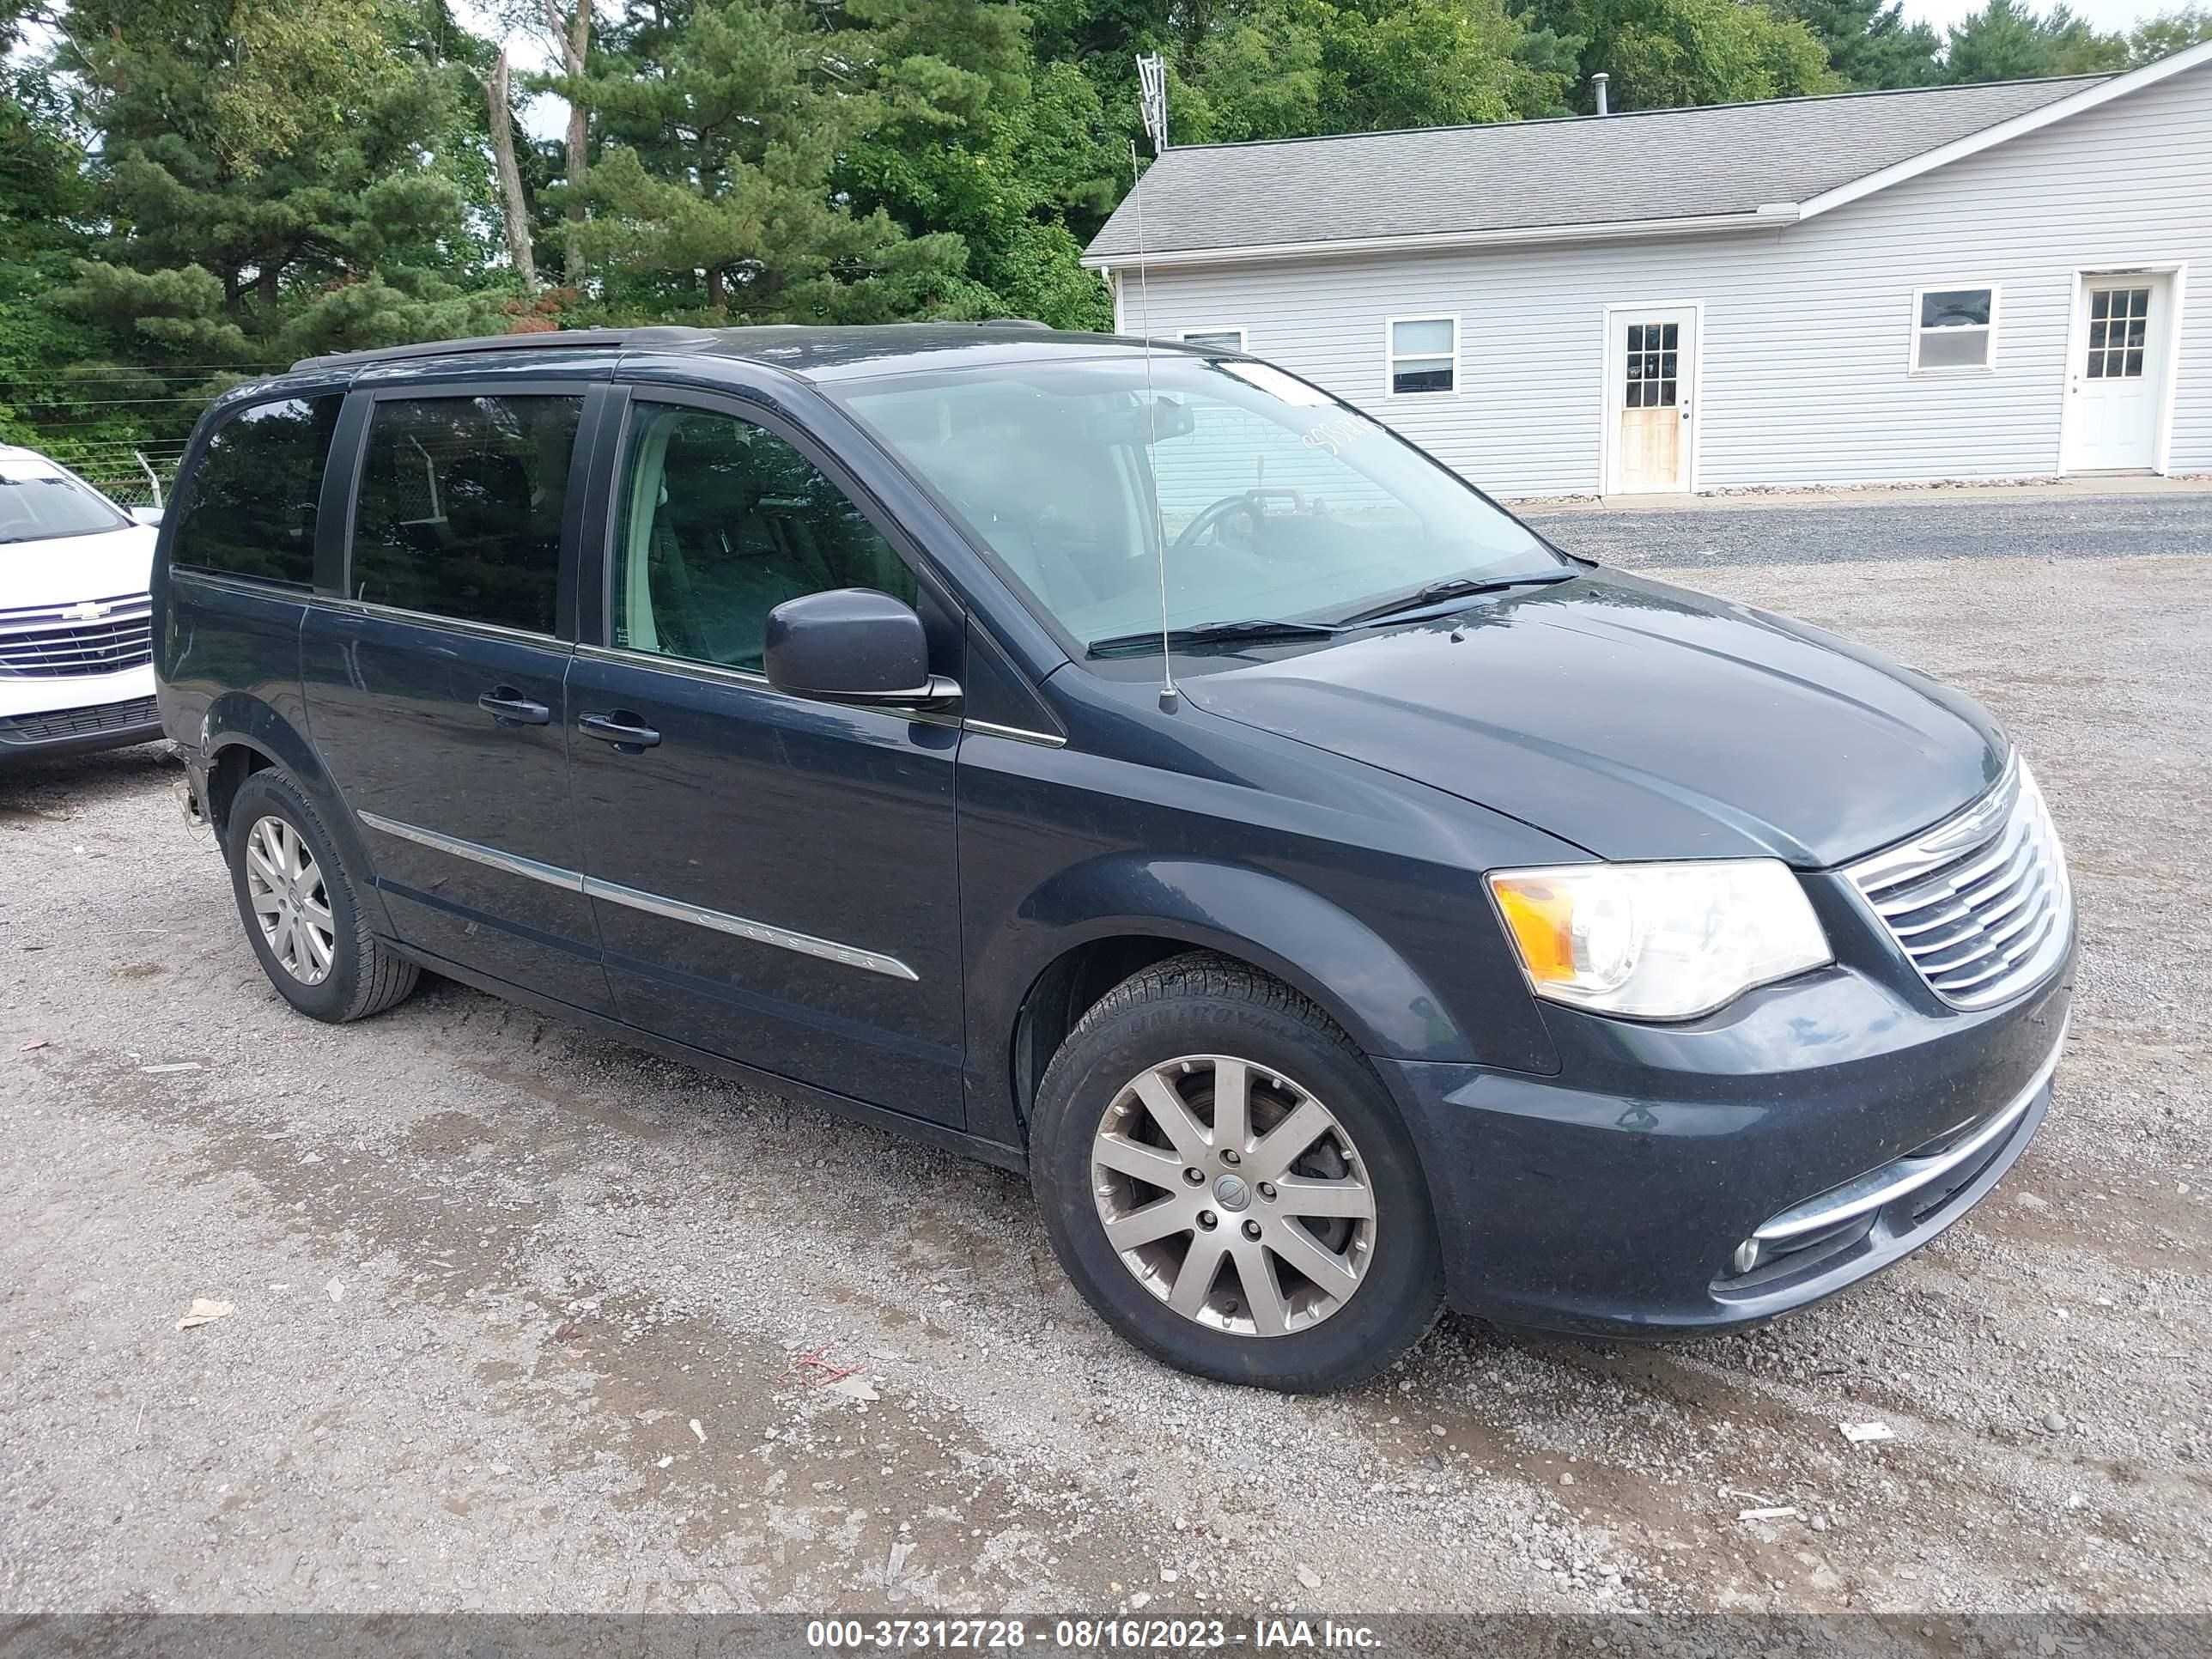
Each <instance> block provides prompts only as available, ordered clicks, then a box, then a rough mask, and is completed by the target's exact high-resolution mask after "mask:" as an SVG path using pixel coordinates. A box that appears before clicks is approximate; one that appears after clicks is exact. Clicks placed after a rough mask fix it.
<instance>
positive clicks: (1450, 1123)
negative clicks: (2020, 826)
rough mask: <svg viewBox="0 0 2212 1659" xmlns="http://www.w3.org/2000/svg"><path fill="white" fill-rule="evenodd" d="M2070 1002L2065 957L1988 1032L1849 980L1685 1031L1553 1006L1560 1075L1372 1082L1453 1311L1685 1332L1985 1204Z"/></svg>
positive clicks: (1996, 1016)
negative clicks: (1403, 1156) (1389, 1094)
mask: <svg viewBox="0 0 2212 1659" xmlns="http://www.w3.org/2000/svg"><path fill="white" fill-rule="evenodd" d="M2072 994H2073V951H2072V947H2071V945H2069V949H2068V952H2067V955H2066V957H2065V959H2064V961H2063V963H2061V965H2060V967H2059V969H2057V972H2056V973H2055V974H2054V975H2052V976H2051V978H2050V979H2048V980H2046V981H2045V982H2044V983H2043V985H2042V986H2040V987H2039V988H2037V989H2035V990H2033V991H2032V992H2030V993H2028V994H2026V995H2025V996H2023V997H2021V998H2020V999H2019V1000H2016V1001H2015V1002H2013V1003H2011V1004H2009V1005H2007V1006H2002V1007H1999V1008H1996V1009H1991V1010H1989V1011H1987V1012H1984V1013H1981V1014H1961V1013H1959V1012H1955V1011H1951V1010H1946V1009H1942V1008H1940V1007H1939V1006H1937V1005H1936V1004H1935V1003H1934V1001H1933V1000H1932V999H1931V998H1929V997H1927V996H1925V995H1924V994H1916V993H1915V990H1914V988H1913V987H1910V986H1908V985H1905V984H1904V983H1902V982H1900V983H1896V984H1891V983H1887V982H1885V981H1883V980H1882V979H1881V978H1879V977H1876V976H1869V975H1865V974H1862V973H1860V972H1857V971H1854V970H1853V969H1848V968H1841V967H1838V968H1831V969H1823V970H1821V971H1820V972H1819V973H1816V974H1811V975H1804V976H1802V977H1801V978H1799V979H1796V980H1794V981H1789V982H1787V983H1785V984H1782V985H1776V986H1770V987H1766V988H1765V990H1763V991H1759V992H1754V993H1753V994H1750V995H1749V996H1747V997H1745V998H1743V999H1742V1000H1740V1001H1739V1002H1738V1003H1736V1004H1735V1005H1734V1006H1732V1007H1730V1008H1729V1009H1727V1010H1725V1011H1723V1012H1722V1013H1721V1014H1719V1015H1717V1016H1715V1017H1713V1018H1711V1019H1707V1020H1703V1021H1699V1022H1694V1023H1692V1024H1686V1025H1677V1026H1658V1025H1636V1024H1629V1023H1627V1022H1624V1021H1619V1020H1607V1019H1602V1018H1595V1017H1593V1016H1589V1015H1585V1014H1580V1013H1575V1012H1568V1011H1565V1010H1560V1009H1554V1008H1549V1007H1547V1009H1546V1010H1545V1015H1546V1019H1547V1024H1550V1025H1551V1027H1552V1029H1553V1036H1554V1037H1555V1039H1557V1041H1558V1042H1559V1048H1560V1051H1561V1054H1562V1057H1563V1060H1564V1061H1565V1064H1564V1065H1563V1066H1562V1069H1561V1072H1560V1074H1559V1076H1557V1077H1553V1078H1538V1077H1529V1076H1522V1075H1516V1074H1513V1073H1499V1072H1492V1071H1484V1070H1481V1069H1480V1068H1478V1067H1474V1066H1452V1065H1436V1064H1424V1063H1415V1062H1403V1061H1400V1062H1392V1061H1383V1062H1381V1064H1382V1065H1383V1069H1384V1070H1385V1072H1386V1073H1387V1074H1388V1076H1389V1080H1390V1082H1391V1083H1392V1085H1393V1086H1394V1088H1395V1091H1396V1092H1397V1093H1398V1095H1399V1097H1400V1099H1401V1103H1402V1104H1404V1105H1405V1107H1406V1109H1407V1116H1408V1118H1409V1120H1410V1121H1412V1124H1413V1130H1414V1134H1415V1138H1416V1139H1417V1141H1418V1142H1419V1148H1420V1152H1421V1154H1422V1157H1423V1160H1424V1163H1425V1166H1426V1170H1427V1174H1428V1176H1429V1182H1430V1190H1431V1196H1432V1198H1433V1199H1434V1201H1435V1204H1436V1207H1437V1223H1438V1228H1439V1231H1440V1233H1441V1236H1442V1238H1443V1244H1444V1249H1445V1270H1446V1275H1447V1280H1448V1284H1449V1291H1450V1295H1451V1300H1452V1303H1453V1305H1454V1306H1455V1307H1457V1308H1459V1309H1461V1310H1463V1311H1466V1312H1470V1313H1474V1314H1479V1315H1481V1316H1484V1317H1486V1318H1489V1319H1492V1320H1495V1321H1497V1322H1500V1323H1502V1324H1507V1325H1512V1326H1517V1327H1522V1328H1532V1329H1539V1330H1547V1331H1557V1332H1562V1333H1566V1334H1576V1335H1585V1336H1599V1337H1608V1338H1629V1339H1659V1338H1667V1337H1680V1336H1693V1335H1699V1334H1706V1333H1710V1332H1716V1331H1722V1330H1727V1329H1730V1328H1735V1327H1738V1326H1741V1325H1747V1324H1753V1323H1756V1322H1759V1321H1762V1320H1765V1319H1771V1318H1772V1317H1773V1316H1776V1315H1778V1314H1781V1313H1786V1312H1788V1311H1790V1310H1793V1309H1796V1308H1800V1307H1802V1306H1804V1305H1806V1304H1808V1303H1811V1302H1814V1301H1817V1300H1819V1299H1820V1298H1821V1297H1826V1296H1829V1295H1832V1294H1833V1293H1834V1292H1835V1291H1838V1290H1841V1289H1843V1288H1844V1286H1845V1285H1850V1284H1854V1283H1856V1282H1857V1280H1859V1279H1863V1278H1865V1277H1866V1276H1867V1275H1869V1273H1876V1272H1878V1271H1880V1270H1881V1268H1883V1267H1887V1266H1888V1265H1889V1264H1891V1263H1892V1262H1893V1261H1898V1260H1899V1259H1900V1258H1901V1257H1903V1256H1905V1255H1907V1254H1909V1253H1910V1252H1911V1251H1912V1250H1915V1249H1918V1248H1919V1247H1920V1246H1921V1245H1923V1244H1924V1243H1927V1242H1928V1241H1929V1239H1930V1238H1933V1237H1935V1236H1936V1234H1937V1233H1938V1232H1940V1231H1942V1230H1943V1229H1944V1228H1945V1227H1947V1226H1948V1225H1951V1223H1953V1222H1954V1221H1956V1220H1957V1219H1958V1218H1960V1216H1961V1215H1963V1214H1965V1213H1966V1211H1967V1210H1968V1209H1970V1208H1971V1207H1972V1206H1973V1205H1974V1204H1975V1203H1976V1202H1977V1201H1978V1200H1980V1198H1981V1197H1982V1196H1983V1194H1985V1193H1986V1192H1988V1191H1989V1189H1990V1188H1991V1187H1992V1186H1994V1185H1995V1184H1996V1182H1997V1180H1998V1178H1999V1177H2000V1176H2002V1175H2003V1173H2004V1172H2005V1170H2007V1169H2008V1168H2010V1167H2011V1165H2012V1164H2013V1162H2014V1161H2015V1159H2017V1158H2019V1156H2020V1155H2021V1152H2022V1151H2023V1150H2025V1148H2026V1147H2027V1143H2028V1141H2029V1139H2031V1138H2032V1137H2033V1134H2034V1133H2035V1131H2036V1128H2037V1127H2038V1126H2039V1125H2040V1123H2041V1122H2042V1121H2043V1115H2044V1113H2045V1109H2047V1107H2048V1104H2049V1101H2050V1097H2051V1073H2052V1071H2053V1070H2054V1069H2055V1068H2056V1066H2057V1060H2058V1050H2059V1048H2060V1046H2061V1044H2062V1043H2063V1036H2064V1032H2065V1028H2066V1024H2067V1018H2068V1012H2069V1007H2070V1006H2071V1000H2072Z"/></svg>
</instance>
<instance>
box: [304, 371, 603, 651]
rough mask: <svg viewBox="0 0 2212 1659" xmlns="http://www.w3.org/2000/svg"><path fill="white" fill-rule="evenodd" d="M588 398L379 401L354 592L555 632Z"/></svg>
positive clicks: (371, 431) (357, 530)
mask: <svg viewBox="0 0 2212 1659" xmlns="http://www.w3.org/2000/svg"><path fill="white" fill-rule="evenodd" d="M582 409H583V399H582V398H409V399H389V400H386V401H385V402H382V403H380V404H377V405H376V410H375V413H374V416H372V417H371V419H370V422H369V428H368V458H367V459H366V461H365V462H364V463H363V465H362V479H361V501H360V505H359V507H357V508H356V511H355V514H354V525H353V560H352V563H351V566H350V568H349V574H348V576H347V583H348V586H347V591H348V592H349V593H351V594H352V595H353V597H354V598H356V599H366V600H368V602H369V603H371V604H373V605H397V606H399V607H400V608H402V609H404V610H408V611H428V612H429V613H431V614H432V615H434V616H439V617H454V618H457V619H458V620H460V621H463V622H480V623H497V624H499V625H500V626H501V627H503V628H519V629H526V630H527V631H529V632H531V633H533V634H550V633H551V632H552V631H553V601H554V595H555V592H556V588H557V587H558V586H559V581H560V568H561V516H562V510H563V509H564V507H566V506H567V503H568V471H569V464H570V461H571V459H573V457H574V452H575V447H576V422H577V418H578V416H579V415H580V413H581V411H582Z"/></svg>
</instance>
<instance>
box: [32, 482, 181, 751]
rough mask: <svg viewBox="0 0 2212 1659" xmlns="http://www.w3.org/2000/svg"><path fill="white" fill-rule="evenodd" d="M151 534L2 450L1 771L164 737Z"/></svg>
mask: <svg viewBox="0 0 2212 1659" xmlns="http://www.w3.org/2000/svg"><path fill="white" fill-rule="evenodd" d="M158 516H159V515H158V513H150V512H149V513H145V517H146V518H158ZM154 537H155V532H154V530H153V528H152V526H151V525H149V523H147V522H145V521H144V520H143V519H142V518H139V517H134V516H133V515H132V514H131V513H126V512H125V511H124V510H123V508H121V507H118V506H116V505H115V503H114V502H112V501H109V500H108V499H107V497H106V496H105V495H101V494H100V492H99V491H98V490H96V489H94V488H93V487H92V486H91V485H90V484H88V483H85V481H84V480H83V479H82V478H80V477H77V476H76V474H75V473H73V472H70V471H68V470H67V469H66V468H64V467H60V466H57V465H55V464H54V463H53V462H52V461H50V460H48V459H46V457H45V456H43V455H40V454H39V453H36V452H35V451H33V450H28V449H18V448H15V447H10V446H9V445H6V444H0V765H5V764H6V763H8V762H9V761H11V760H16V759H21V758H22V757H27V756H31V755H56V754H82V753H85V752H87V751H88V750H94V749H118V748H121V747H122V746H124V745H125V744H133V743H147V742H150V741H151V740H152V739H154V738H158V737H160V736H161V714H160V713H159V711H158V710H157V709H156V708H155V706H154V653H153V620H152V613H151V611H150V609H149V605H148V601H147V596H146V583H147V579H148V577H149V575H150V574H152V570H153V563H154Z"/></svg>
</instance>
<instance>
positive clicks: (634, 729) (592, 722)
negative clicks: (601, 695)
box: [576, 708, 660, 755]
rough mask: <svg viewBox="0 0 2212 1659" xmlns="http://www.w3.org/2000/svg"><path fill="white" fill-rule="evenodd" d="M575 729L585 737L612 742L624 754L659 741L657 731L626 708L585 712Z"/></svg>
mask: <svg viewBox="0 0 2212 1659" xmlns="http://www.w3.org/2000/svg"><path fill="white" fill-rule="evenodd" d="M576 729H577V730H578V731H579V732H582V733H583V734H584V735H585V736H586V737H587V738H598V739H599V741H600V742H601V743H611V744H614V746H615V747H616V748H617V749H619V750H622V751H623V753H624V754H626V755H635V754H636V753H637V752H638V751H639V750H643V749H650V748H652V747H653V745H654V744H658V743H659V741H660V733H659V732H656V731H654V730H653V728H652V727H651V726H647V724H646V723H645V721H644V720H642V719H641V717H639V716H638V715H635V714H631V713H630V712H629V709H627V708H617V709H616V710H614V711H613V712H612V713H611V714H586V715H585V716H584V717H583V718H582V719H581V720H578V721H577V722H576Z"/></svg>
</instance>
